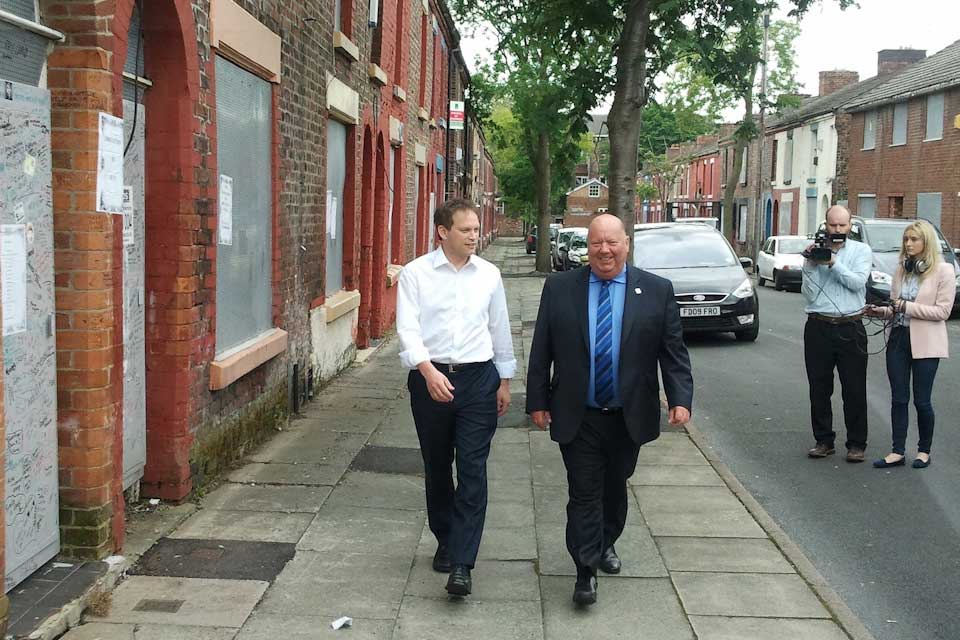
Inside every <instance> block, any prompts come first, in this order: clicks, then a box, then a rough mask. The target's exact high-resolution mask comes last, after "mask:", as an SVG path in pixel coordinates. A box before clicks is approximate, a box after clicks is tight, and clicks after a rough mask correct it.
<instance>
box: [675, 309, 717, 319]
mask: <svg viewBox="0 0 960 640" xmlns="http://www.w3.org/2000/svg"><path fill="white" fill-rule="evenodd" d="M718 315H720V307H680V317H681V318H703V317H705V316H718Z"/></svg>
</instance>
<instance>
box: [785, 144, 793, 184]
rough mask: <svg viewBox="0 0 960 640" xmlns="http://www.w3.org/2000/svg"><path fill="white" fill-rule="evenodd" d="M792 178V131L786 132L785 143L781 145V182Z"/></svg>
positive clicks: (786, 182)
mask: <svg viewBox="0 0 960 640" xmlns="http://www.w3.org/2000/svg"><path fill="white" fill-rule="evenodd" d="M792 180H793V132H792V131H790V132H787V143H786V144H785V145H783V184H790V182H791V181H792Z"/></svg>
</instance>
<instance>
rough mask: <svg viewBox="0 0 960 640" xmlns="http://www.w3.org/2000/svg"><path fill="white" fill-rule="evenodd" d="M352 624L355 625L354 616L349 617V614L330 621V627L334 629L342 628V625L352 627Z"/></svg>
mask: <svg viewBox="0 0 960 640" xmlns="http://www.w3.org/2000/svg"><path fill="white" fill-rule="evenodd" d="M352 626H353V618H348V617H347V616H343V617H342V618H337V619H336V620H334V621H333V622H331V623H330V628H331V629H334V630H336V629H340V628H341V627H352Z"/></svg>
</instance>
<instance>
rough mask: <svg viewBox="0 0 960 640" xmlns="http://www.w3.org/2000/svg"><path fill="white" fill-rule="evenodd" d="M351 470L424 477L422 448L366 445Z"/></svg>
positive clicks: (352, 464) (354, 460)
mask: <svg viewBox="0 0 960 640" xmlns="http://www.w3.org/2000/svg"><path fill="white" fill-rule="evenodd" d="M350 470H351V471H371V472H373V473H390V474H400V475H409V476H420V477H423V475H424V472H423V456H421V455H420V449H409V448H403V447H380V446H374V445H369V444H368V445H366V446H364V447H363V448H362V449H360V451H359V452H358V453H357V455H356V457H355V458H354V459H353V462H351V463H350Z"/></svg>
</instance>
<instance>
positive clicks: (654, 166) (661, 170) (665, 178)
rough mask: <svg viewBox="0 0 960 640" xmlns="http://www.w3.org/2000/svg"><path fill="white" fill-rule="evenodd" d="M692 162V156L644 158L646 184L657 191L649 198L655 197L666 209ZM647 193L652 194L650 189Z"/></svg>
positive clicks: (649, 156)
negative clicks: (675, 186) (674, 189)
mask: <svg viewBox="0 0 960 640" xmlns="http://www.w3.org/2000/svg"><path fill="white" fill-rule="evenodd" d="M690 160H691V158H690V156H688V155H684V154H680V153H677V154H670V153H666V152H665V153H648V154H647V155H646V156H645V157H644V158H643V163H642V166H643V176H644V178H645V184H646V185H650V186H652V187H653V189H654V190H655V193H654V194H653V195H652V196H649V198H654V197H655V198H656V199H658V200H659V201H660V204H661V206H663V207H666V206H667V201H668V200H669V199H670V195H671V194H672V192H673V187H674V185H676V184H677V181H678V180H679V179H680V176H681V175H683V172H684V170H685V169H686V167H687V165H688V164H689V163H690ZM645 191H646V192H647V193H650V191H649V189H645Z"/></svg>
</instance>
